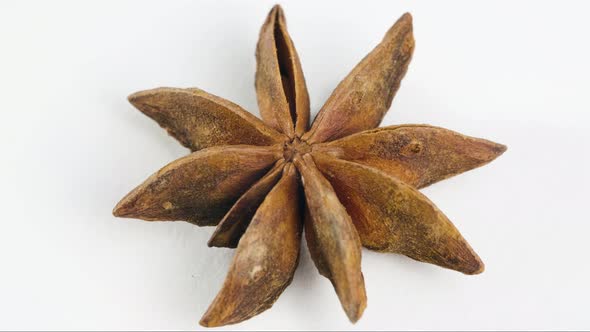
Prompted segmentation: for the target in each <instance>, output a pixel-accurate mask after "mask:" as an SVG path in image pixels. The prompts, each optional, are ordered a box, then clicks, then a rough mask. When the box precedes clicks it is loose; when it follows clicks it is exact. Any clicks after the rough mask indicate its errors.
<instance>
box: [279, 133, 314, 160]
mask: <svg viewBox="0 0 590 332" xmlns="http://www.w3.org/2000/svg"><path fill="white" fill-rule="evenodd" d="M310 152H311V145H309V144H307V142H305V141H302V140H301V139H299V138H298V137H295V138H294V139H293V140H291V142H285V144H284V145H283V158H285V160H286V161H292V160H293V158H295V156H300V157H303V156H304V155H306V154H308V153H310Z"/></svg>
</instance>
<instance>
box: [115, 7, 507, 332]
mask: <svg viewBox="0 0 590 332" xmlns="http://www.w3.org/2000/svg"><path fill="white" fill-rule="evenodd" d="M413 50H414V38H413V35H412V17H411V16H410V14H404V15H403V16H402V17H401V18H400V19H399V20H398V21H397V22H396V23H395V24H394V25H393V27H392V28H391V29H389V31H388V32H387V33H386V35H385V37H384V38H383V40H382V41H381V43H380V44H379V45H377V47H375V49H374V50H373V51H371V53H369V55H367V56H366V57H365V58H364V59H363V60H362V61H361V62H360V63H359V64H358V65H357V66H356V67H355V68H354V69H353V70H352V72H351V73H350V74H349V75H348V76H347V77H346V78H345V79H344V80H343V81H342V82H341V83H340V84H339V85H338V87H337V88H336V90H334V92H333V93H332V95H331V96H330V98H329V99H328V100H327V102H326V103H325V105H324V106H323V107H322V109H321V110H320V111H319V113H318V115H317V117H316V119H315V120H314V122H313V124H312V125H311V128H309V130H308V123H309V97H308V93H307V88H306V84H305V79H304V77H303V72H302V70H301V64H300V62H299V57H298V55H297V52H296V51H295V47H294V45H293V41H292V40H291V38H290V37H289V34H288V33H287V26H286V23H285V17H284V14H283V11H282V9H281V8H280V7H279V6H275V7H274V8H273V9H272V10H271V11H270V13H269V14H268V17H267V19H266V21H265V22H264V25H263V26H262V30H261V32H260V39H259V42H258V46H257V50H256V60H257V70H256V93H257V96H258V104H259V106H260V113H261V115H262V121H260V120H259V119H258V118H256V117H254V116H252V115H251V114H250V113H248V112H246V111H245V110H243V109H242V108H241V107H240V106H238V105H236V104H233V103H231V102H229V101H227V100H224V99H222V98H220V97H217V96H213V95H211V94H209V93H207V92H205V91H203V90H200V89H195V88H191V89H174V88H158V89H154V90H148V91H142V92H138V93H135V94H133V95H131V96H130V97H129V101H130V102H131V103H132V104H133V105H134V106H135V107H137V108H138V109H139V110H140V111H142V112H143V113H145V114H146V115H147V116H149V117H151V118H152V119H154V120H155V121H157V122H158V123H159V124H160V126H162V127H163V128H165V129H166V130H167V131H168V133H169V134H170V135H172V136H174V137H175V138H176V139H178V141H180V143H181V144H183V145H184V146H186V147H187V148H189V149H191V150H192V151H193V153H191V154H190V155H188V156H186V157H183V158H180V159H178V160H176V161H174V162H172V163H170V164H169V165H167V166H166V167H164V168H162V169H161V170H159V171H158V172H156V173H155V174H154V175H152V176H151V177H150V178H148V179H147V180H146V181H145V182H144V183H143V184H141V185H140V186H139V187H137V188H136V189H134V190H133V191H132V192H130V193H129V194H128V195H127V196H126V197H125V198H123V199H122V200H121V201H120V202H119V204H117V206H116V207H115V209H114V212H113V213H114V215H115V216H118V217H128V218H139V219H144V220H183V221H188V222H190V223H193V224H195V225H198V226H214V225H217V229H216V230H215V232H214V234H213V236H212V237H211V239H210V240H209V246H216V247H229V248H237V250H236V253H235V256H234V258H233V261H232V264H231V267H230V269H229V273H228V276H227V278H226V280H225V283H224V284H223V287H222V289H221V291H220V292H219V294H218V295H217V297H216V298H215V300H214V301H213V303H212V304H211V306H210V307H209V309H208V310H207V312H206V313H205V315H204V316H203V318H202V320H201V324H202V325H204V326H221V325H226V324H234V323H238V322H241V321H243V320H246V319H248V318H250V317H252V316H254V315H257V314H259V313H261V312H262V311H264V310H266V309H268V308H270V307H271V306H272V304H273V303H274V302H275V301H276V300H277V298H278V297H279V295H280V294H281V292H282V291H283V290H284V289H285V287H287V286H288V285H289V283H290V282H291V280H292V278H293V273H294V271H295V268H296V267H297V263H298V258H299V251H300V243H301V235H302V232H303V231H305V237H306V240H307V245H308V248H309V251H310V254H311V257H312V259H313V261H314V263H315V265H316V266H317V268H318V270H319V272H320V273H321V274H322V275H324V276H325V277H327V278H329V280H330V281H331V282H332V284H333V286H334V288H335V290H336V293H337V295H338V297H339V299H340V302H341V304H342V307H343V308H344V311H345V312H346V314H347V315H348V318H349V319H350V320H351V321H352V322H355V321H357V320H358V319H359V318H360V317H361V315H362V313H363V310H364V309H365V306H366V295H365V286H364V279H363V274H362V272H361V246H365V247H366V248H369V249H372V250H377V251H381V252H391V253H399V254H403V255H406V256H408V257H411V258H413V259H415V260H418V261H422V262H427V263H431V264H436V265H439V266H442V267H445V268H449V269H453V270H456V271H459V272H463V273H465V274H477V273H480V272H482V271H483V268H484V265H483V263H482V262H481V260H480V259H479V257H478V256H477V254H476V253H475V252H474V251H473V249H472V248H471V247H470V246H469V244H468V243H467V241H465V239H464V238H463V237H462V236H461V234H460V233H459V231H458V230H457V229H456V228H455V226H453V224H452V223H451V222H450V221H449V219H447V217H446V216H445V215H444V214H443V213H442V212H441V211H440V210H439V209H438V208H437V207H436V206H435V205H434V204H433V203H432V202H431V201H430V200H428V198H426V197H425V196H424V195H422V194H421V193H420V192H419V191H418V189H420V188H423V187H425V186H428V185H430V184H432V183H435V182H437V181H440V180H443V179H446V178H448V177H450V176H453V175H456V174H459V173H462V172H465V171H468V170H470V169H473V168H475V167H478V166H481V165H484V164H486V163H488V162H490V161H492V160H493V159H495V158H496V157H498V156H499V155H500V154H502V153H503V152H504V151H505V150H506V147H505V146H503V145H500V144H497V143H493V142H490V141H487V140H483V139H479V138H473V137H467V136H464V135H461V134H458V133H456V132H453V131H450V130H447V129H443V128H438V127H432V126H428V125H399V126H390V127H383V128H377V129H375V128H376V127H377V126H378V125H379V123H380V122H381V120H382V119H383V116H384V115H385V113H386V112H387V110H388V109H389V107H390V105H391V101H392V99H393V97H394V95H395V93H396V91H397V90H398V88H399V86H400V81H401V79H402V78H403V76H404V74H405V73H406V70H407V67H408V64H409V63H410V59H411V57H412V52H413ZM301 188H302V189H301ZM304 225H305V227H304Z"/></svg>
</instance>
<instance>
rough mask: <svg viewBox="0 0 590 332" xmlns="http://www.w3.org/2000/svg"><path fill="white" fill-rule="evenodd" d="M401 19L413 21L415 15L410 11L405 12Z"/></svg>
mask: <svg viewBox="0 0 590 332" xmlns="http://www.w3.org/2000/svg"><path fill="white" fill-rule="evenodd" d="M399 20H400V21H406V22H408V23H412V20H413V17H412V14H410V12H405V13H404V14H403V15H402V16H401V17H400V18H399Z"/></svg>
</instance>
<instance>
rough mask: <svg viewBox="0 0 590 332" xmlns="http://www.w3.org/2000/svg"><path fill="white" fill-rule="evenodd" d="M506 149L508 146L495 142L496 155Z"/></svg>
mask: <svg viewBox="0 0 590 332" xmlns="http://www.w3.org/2000/svg"><path fill="white" fill-rule="evenodd" d="M506 150H508V147H507V146H506V145H504V144H500V143H496V151H497V152H498V155H501V154H502V153H504V152H506Z"/></svg>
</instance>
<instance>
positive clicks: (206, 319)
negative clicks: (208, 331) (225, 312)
mask: <svg viewBox="0 0 590 332" xmlns="http://www.w3.org/2000/svg"><path fill="white" fill-rule="evenodd" d="M206 315H207V314H205V316H203V318H201V320H200V321H199V325H201V326H202V327H216V326H219V325H213V324H211V321H210V319H209V317H207V316H206Z"/></svg>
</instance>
